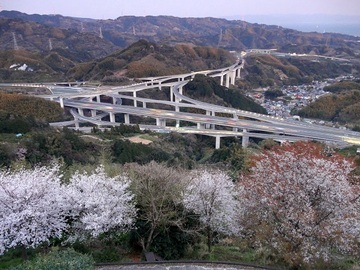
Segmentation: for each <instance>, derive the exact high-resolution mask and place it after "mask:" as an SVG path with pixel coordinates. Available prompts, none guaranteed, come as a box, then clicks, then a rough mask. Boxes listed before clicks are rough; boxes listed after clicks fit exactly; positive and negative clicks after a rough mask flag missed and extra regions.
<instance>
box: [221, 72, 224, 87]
mask: <svg viewBox="0 0 360 270" xmlns="http://www.w3.org/2000/svg"><path fill="white" fill-rule="evenodd" d="M220 85H221V86H224V74H222V73H221V74H220Z"/></svg>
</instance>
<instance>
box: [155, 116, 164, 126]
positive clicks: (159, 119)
mask: <svg viewBox="0 0 360 270" xmlns="http://www.w3.org/2000/svg"><path fill="white" fill-rule="evenodd" d="M156 126H158V127H166V120H165V119H161V118H156Z"/></svg>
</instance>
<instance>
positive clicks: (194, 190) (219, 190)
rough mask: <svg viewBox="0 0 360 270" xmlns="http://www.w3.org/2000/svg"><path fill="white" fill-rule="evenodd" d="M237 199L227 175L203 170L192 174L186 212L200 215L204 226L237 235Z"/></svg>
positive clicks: (187, 192) (185, 201) (185, 194)
mask: <svg viewBox="0 0 360 270" xmlns="http://www.w3.org/2000/svg"><path fill="white" fill-rule="evenodd" d="M237 197H238V195H237V191H236V189H235V185H234V183H233V182H232V181H231V179H230V178H229V177H228V176H227V175H226V174H225V173H224V172H221V171H208V170H200V171H196V172H195V173H194V174H193V178H192V180H191V181H190V183H189V185H188V186H187V188H186V190H185V193H184V197H183V203H184V206H185V208H186V209H188V210H190V211H193V212H194V213H195V214H197V215H199V218H200V222H201V223H202V224H203V225H204V226H205V227H210V228H211V230H213V231H216V232H219V233H222V234H225V235H234V234H238V232H239V223H238V218H237V217H238V215H237V213H238V207H239V204H238V201H237Z"/></svg>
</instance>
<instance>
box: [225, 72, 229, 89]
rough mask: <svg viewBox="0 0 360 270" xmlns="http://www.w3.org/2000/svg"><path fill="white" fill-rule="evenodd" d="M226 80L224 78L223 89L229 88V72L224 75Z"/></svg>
mask: <svg viewBox="0 0 360 270" xmlns="http://www.w3.org/2000/svg"><path fill="white" fill-rule="evenodd" d="M225 76H226V78H225V87H226V88H229V87H230V72H227V73H226V75H225Z"/></svg>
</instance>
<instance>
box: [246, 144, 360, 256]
mask: <svg viewBox="0 0 360 270" xmlns="http://www.w3.org/2000/svg"><path fill="white" fill-rule="evenodd" d="M352 169H353V167H352V165H351V163H350V162H349V161H347V160H346V159H344V158H342V157H340V156H337V155H333V156H331V157H327V156H324V155H322V154H321V152H320V150H319V146H317V145H313V144H306V143H297V144H294V145H293V146H284V147H283V148H281V149H280V150H277V151H275V150H274V151H269V152H265V153H264V154H262V155H261V156H260V157H259V158H257V159H256V160H255V163H254V167H253V168H252V169H251V172H250V174H249V175H246V174H244V175H243V176H242V177H241V179H240V196H241V199H242V202H243V209H245V211H243V214H244V216H247V217H248V218H249V224H247V225H248V229H249V230H252V231H254V232H256V234H257V235H258V236H259V235H261V234H262V236H263V241H262V242H263V243H264V242H266V243H267V244H268V245H270V246H273V247H274V248H276V249H279V248H280V249H281V248H282V250H280V252H282V253H285V252H287V253H289V254H291V256H292V258H296V256H299V258H302V259H301V260H303V261H304V262H310V261H312V260H315V259H317V258H321V259H323V260H328V259H329V258H330V256H331V250H332V249H333V248H334V247H336V248H337V249H338V250H342V251H343V252H354V251H356V249H357V245H358V240H359V236H360V221H359V220H360V215H359V209H360V205H359V193H358V192H359V188H358V185H355V184H354V185H353V184H351V183H350V181H349V180H350V177H351V171H352ZM243 220H244V221H245V220H246V219H245V218H244V219H243ZM254 224H255V225H254ZM265 225H266V226H265ZM256 226H258V228H256ZM265 228H266V229H265Z"/></svg>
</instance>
